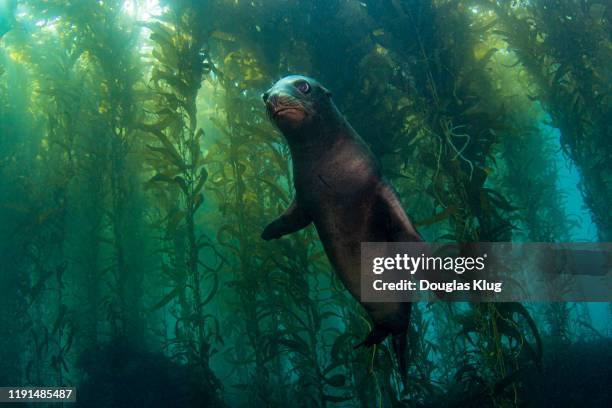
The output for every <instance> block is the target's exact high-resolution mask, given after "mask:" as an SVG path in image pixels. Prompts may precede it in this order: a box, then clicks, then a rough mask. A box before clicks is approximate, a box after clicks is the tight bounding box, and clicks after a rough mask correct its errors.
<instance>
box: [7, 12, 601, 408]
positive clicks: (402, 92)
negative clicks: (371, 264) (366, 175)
mask: <svg viewBox="0 0 612 408" xmlns="http://www.w3.org/2000/svg"><path fill="white" fill-rule="evenodd" d="M292 73H293V74H304V75H308V76H310V77H313V78H316V79H317V80H318V81H320V82H321V83H322V84H324V85H325V87H327V88H329V89H330V90H331V91H332V93H333V99H334V101H335V103H336V104H337V106H338V107H339V109H340V110H341V111H342V112H343V114H344V115H345V116H346V118H347V119H348V121H349V122H350V123H351V124H352V126H353V127H354V128H355V129H356V130H357V132H358V133H359V134H360V135H361V136H362V137H363V138H364V140H365V141H366V142H367V144H368V145H369V146H370V148H371V149H372V151H373V152H374V154H375V156H376V157H377V158H378V160H379V161H380V163H381V166H382V168H383V172H384V174H385V176H386V177H387V178H388V179H389V180H390V181H391V182H392V183H393V185H394V186H395V188H396V189H397V191H398V193H399V196H400V199H401V201H402V205H403V207H404V208H405V209H406V211H407V212H408V213H409V214H410V216H411V218H412V219H413V220H414V222H415V225H416V227H417V228H418V229H419V231H420V232H421V234H422V235H423V236H424V238H425V239H426V240H427V241H430V242H477V241H482V242H508V241H513V242H572V241H586V242H607V241H612V211H610V202H611V201H612V169H611V167H612V141H611V140H610V137H611V136H612V121H611V119H610V118H612V110H611V108H612V88H611V87H612V5H611V4H609V2H607V1H605V0H512V1H510V0H508V1H502V0H361V1H358V0H325V1H323V0H251V1H246V0H171V1H170V0H167V1H164V0H159V1H156V0H125V1H122V0H0V386H74V387H76V388H77V390H78V394H77V395H78V397H77V398H78V399H77V401H78V404H77V405H79V406H84V407H173V406H176V407H241V406H248V407H286V406H296V407H364V408H365V407H401V406H405V407H452V406H456V407H472V406H473V407H482V406H485V407H486V406H491V407H514V406H534V407H535V406H555V407H562V406H593V407H595V406H597V407H603V406H610V404H612V391H611V389H610V383H611V382H612V339H611V337H612V305H610V304H607V303H571V302H566V303H563V302H557V303H452V302H435V303H431V304H428V303H416V304H414V305H413V314H412V320H411V326H410V330H409V334H408V338H409V347H408V351H407V356H406V361H407V362H408V379H407V387H405V388H404V387H403V386H402V382H401V380H400V377H399V374H398V371H397V368H396V362H395V360H394V359H393V355H392V352H391V345H390V343H388V342H387V341H385V342H383V343H381V344H380V345H379V346H377V347H372V348H365V347H364V348H357V349H355V348H354V346H355V345H356V344H357V343H359V342H360V341H361V340H362V339H363V338H364V337H365V336H366V334H367V333H368V332H369V331H370V329H371V322H370V321H369V319H368V317H367V315H366V313H365V312H364V310H363V309H362V307H361V306H360V305H359V304H358V302H357V301H355V300H354V299H353V298H352V297H351V296H350V295H349V293H348V292H347V290H346V289H345V288H344V287H343V285H342V283H341V282H340V281H339V279H338V277H337V276H336V275H335V274H333V273H332V269H331V266H330V264H329V261H328V259H327V257H326V256H325V253H324V252H323V249H322V246H321V244H320V241H319V238H318V235H317V233H316V231H315V229H314V228H313V227H312V226H311V227H308V228H306V229H305V230H304V231H302V232H299V233H296V234H293V235H290V236H287V237H284V238H282V239H279V240H275V241H270V242H266V241H264V240H262V239H261V238H260V235H261V232H262V230H263V228H264V227H265V226H266V225H267V224H268V223H269V222H270V221H272V220H273V219H274V218H276V217H277V216H278V215H279V214H280V213H282V211H283V210H284V209H285V208H286V207H287V206H288V205H289V204H290V202H291V199H292V196H293V194H294V192H293V187H292V185H293V184H292V171H291V157H290V154H289V149H288V147H287V145H286V143H285V141H284V139H283V137H282V135H281V134H280V132H279V131H278V130H277V129H276V128H275V127H274V126H273V125H272V124H271V123H270V121H269V120H268V118H267V116H266V111H265V107H264V104H263V102H262V98H261V95H262V92H264V91H265V90H267V89H268V88H270V86H271V85H272V84H274V82H276V81H277V80H278V79H280V78H281V77H283V76H286V75H288V74H292ZM555 290H558V291H564V290H565V289H564V288H563V287H558V288H556V289H555ZM54 406H55V405H54Z"/></svg>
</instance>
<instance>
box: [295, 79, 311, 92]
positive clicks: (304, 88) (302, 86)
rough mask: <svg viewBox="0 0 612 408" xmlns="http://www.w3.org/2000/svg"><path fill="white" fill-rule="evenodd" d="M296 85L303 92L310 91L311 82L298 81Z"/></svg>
mask: <svg viewBox="0 0 612 408" xmlns="http://www.w3.org/2000/svg"><path fill="white" fill-rule="evenodd" d="M295 87H296V88H297V90H298V91H300V92H301V93H303V94H305V93H308V92H310V84H309V83H308V82H306V81H300V82H296V83H295Z"/></svg>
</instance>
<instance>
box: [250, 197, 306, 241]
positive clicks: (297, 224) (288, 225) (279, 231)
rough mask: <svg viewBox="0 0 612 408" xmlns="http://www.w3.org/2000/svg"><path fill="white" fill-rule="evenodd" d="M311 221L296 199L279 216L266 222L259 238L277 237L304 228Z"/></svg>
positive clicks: (267, 239)
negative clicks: (266, 224) (268, 222)
mask: <svg viewBox="0 0 612 408" xmlns="http://www.w3.org/2000/svg"><path fill="white" fill-rule="evenodd" d="M311 222H312V219H311V218H310V217H309V216H308V214H306V212H305V211H304V210H303V209H302V208H301V207H300V206H299V205H298V203H297V201H296V200H293V203H291V205H290V206H289V208H287V210H286V211H285V212H284V213H283V214H282V215H281V216H280V217H278V218H277V219H275V220H274V221H272V222H271V223H270V224H268V226H267V227H266V228H265V229H264V230H263V232H262V233H261V238H262V239H263V240H265V241H269V240H271V239H278V238H280V237H282V236H283V235H287V234H291V233H292V232H297V231H299V230H301V229H302V228H305V227H306V226H307V225H308V224H310V223H311Z"/></svg>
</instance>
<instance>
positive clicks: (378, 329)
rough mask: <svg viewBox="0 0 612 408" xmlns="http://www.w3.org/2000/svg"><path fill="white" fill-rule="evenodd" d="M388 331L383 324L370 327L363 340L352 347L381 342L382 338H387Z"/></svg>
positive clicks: (367, 345) (369, 345) (368, 345)
mask: <svg viewBox="0 0 612 408" xmlns="http://www.w3.org/2000/svg"><path fill="white" fill-rule="evenodd" d="M389 333H390V331H389V330H388V329H386V328H385V327H383V326H379V325H376V326H374V328H373V329H372V331H371V332H370V333H369V334H368V335H367V337H366V338H365V340H364V341H362V342H361V343H359V344H357V345H356V346H354V347H353V348H356V349H357V348H359V347H361V346H366V347H372V346H373V345H375V344H379V343H381V342H382V341H383V340H384V339H386V338H387V336H388V335H389Z"/></svg>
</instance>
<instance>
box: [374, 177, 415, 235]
mask: <svg viewBox="0 0 612 408" xmlns="http://www.w3.org/2000/svg"><path fill="white" fill-rule="evenodd" d="M377 193H378V197H377V199H378V200H377V203H376V209H375V210H376V212H377V213H378V214H379V220H380V221H382V222H383V223H384V224H383V225H385V226H386V235H387V236H386V239H387V241H388V242H420V241H422V240H423V239H422V238H421V236H420V235H419V233H418V232H417V230H416V229H415V228H414V226H413V225H412V223H411V222H410V219H409V218H408V216H407V215H406V212H405V211H404V209H403V208H402V205H401V203H400V201H399V199H398V198H397V194H396V192H395V191H394V190H393V187H391V186H390V185H389V184H386V183H385V184H384V185H383V186H381V188H380V189H379V190H378V192H377Z"/></svg>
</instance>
